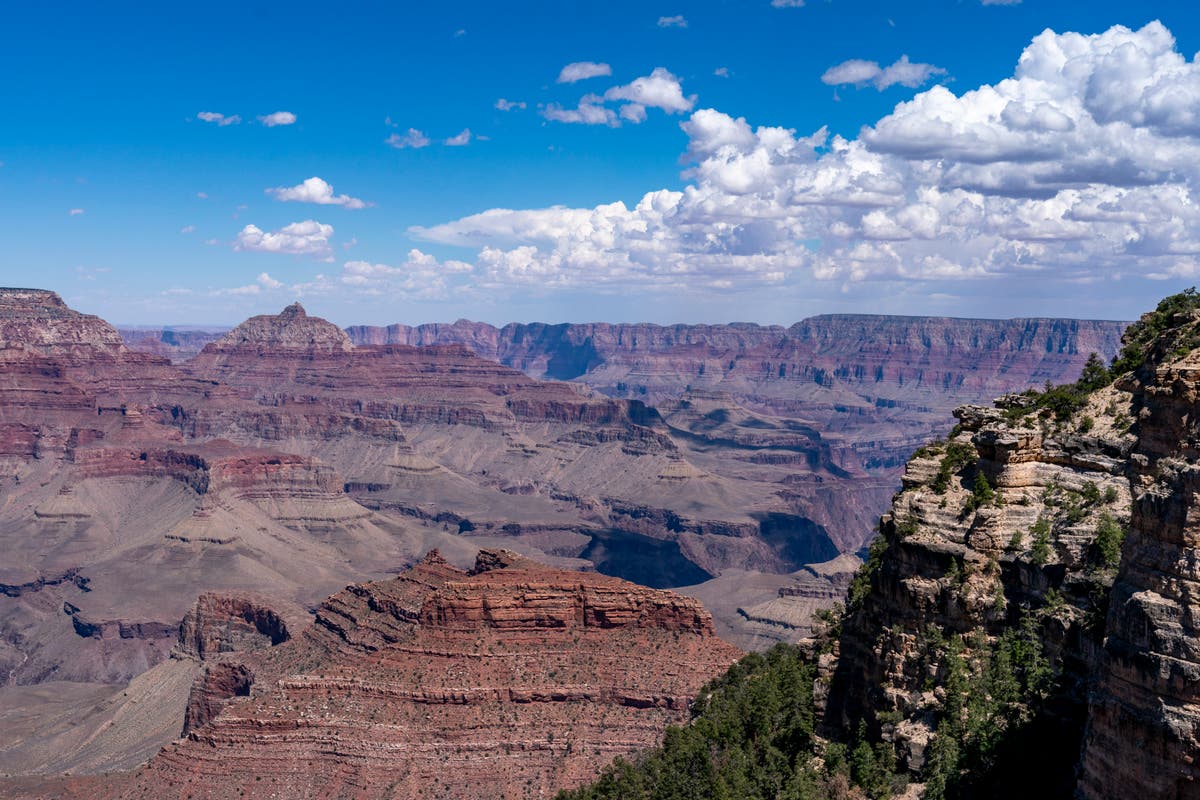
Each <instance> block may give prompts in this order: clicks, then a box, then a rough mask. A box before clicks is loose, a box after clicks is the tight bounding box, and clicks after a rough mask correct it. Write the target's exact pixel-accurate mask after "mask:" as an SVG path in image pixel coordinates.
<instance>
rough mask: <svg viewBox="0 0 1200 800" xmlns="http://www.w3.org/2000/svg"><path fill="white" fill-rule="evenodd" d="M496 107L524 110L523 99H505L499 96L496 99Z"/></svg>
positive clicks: (503, 109) (502, 109)
mask: <svg viewBox="0 0 1200 800" xmlns="http://www.w3.org/2000/svg"><path fill="white" fill-rule="evenodd" d="M496 108H497V109H499V110H500V111H524V110H525V102H524V101H523V100H505V99H504V98H503V97H501V98H500V99H499V100H497V101H496Z"/></svg>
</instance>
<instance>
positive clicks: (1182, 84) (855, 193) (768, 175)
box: [411, 22, 1200, 292]
mask: <svg viewBox="0 0 1200 800" xmlns="http://www.w3.org/2000/svg"><path fill="white" fill-rule="evenodd" d="M893 66H894V65H893ZM864 80H868V81H873V80H875V78H871V77H868V78H864ZM622 96H623V97H626V96H627V97H629V98H630V99H629V100H628V101H627V102H630V103H631V104H636V105H641V106H643V107H647V106H649V105H651V101H650V99H649V96H650V93H649V92H647V93H646V94H643V95H640V96H637V97H634V95H633V93H632V92H629V93H625V92H622ZM680 96H681V95H680ZM672 97H674V95H672ZM1198 98H1200V64H1198V63H1197V61H1196V60H1195V59H1194V58H1193V59H1190V60H1189V59H1188V58H1187V57H1185V56H1184V55H1182V54H1181V53H1179V52H1178V51H1177V49H1176V46H1175V40H1174V38H1173V37H1172V35H1171V33H1170V32H1169V31H1168V30H1167V29H1166V28H1165V27H1164V26H1163V25H1162V24H1160V23H1157V22H1154V23H1150V24H1149V25H1146V26H1145V27H1143V28H1142V29H1140V30H1136V31H1134V30H1130V29H1128V28H1125V27H1121V26H1117V27H1114V28H1111V29H1109V30H1107V31H1105V32H1103V33H1100V34H1094V35H1083V34H1077V33H1063V34H1057V33H1054V32H1051V31H1046V32H1044V33H1042V34H1040V35H1039V36H1037V37H1036V38H1035V39H1034V40H1033V41H1032V42H1031V43H1030V44H1029V46H1028V47H1026V49H1025V50H1024V52H1023V53H1022V54H1021V57H1020V60H1019V61H1018V64H1017V67H1016V70H1015V72H1014V74H1013V75H1012V76H1011V77H1009V78H1006V79H1005V80H1002V81H999V82H998V83H996V84H993V85H983V86H980V87H978V88H975V89H972V90H970V91H966V92H964V93H962V94H960V95H956V94H954V93H953V92H951V91H950V90H949V89H947V88H946V87H944V86H934V87H933V88H931V89H929V90H927V91H924V92H921V93H919V94H918V95H916V96H915V97H913V98H912V99H911V100H909V101H906V102H902V103H900V104H898V105H896V106H895V108H894V110H893V111H892V112H891V113H890V114H888V115H886V116H885V117H883V118H882V119H880V120H878V121H877V122H876V123H875V124H874V125H872V126H868V127H866V128H864V130H863V132H862V133H861V134H860V135H859V136H858V137H857V138H855V139H846V138H844V137H841V136H830V135H829V134H828V133H827V132H826V131H825V130H824V129H821V130H818V131H817V132H815V133H813V134H811V135H808V136H804V135H798V134H797V133H796V132H795V131H793V130H789V129H785V128H780V127H771V126H759V127H754V126H752V125H750V124H749V123H748V122H747V121H746V120H745V119H741V118H735V117H732V116H730V115H728V114H724V113H722V112H720V111H718V110H714V109H699V110H696V111H694V112H693V113H692V114H691V115H690V117H689V118H688V119H687V120H686V121H684V122H683V123H682V127H683V130H684V132H685V133H686V134H687V136H688V140H689V143H688V148H687V153H686V155H685V158H686V159H687V161H688V166H687V169H686V171H685V172H684V177H685V179H686V180H687V185H685V186H684V188H683V190H682V191H668V190H659V191H651V192H648V193H647V194H646V195H645V196H644V197H643V198H642V199H641V200H640V201H639V202H638V203H637V204H635V205H634V206H632V207H628V206H626V205H625V204H624V203H622V202H616V203H610V204H605V205H600V206H596V207H595V208H567V207H561V206H555V207H550V208H542V209H524V210H521V209H492V210H489V211H485V212H483V213H480V214H475V215H472V216H469V217H465V218H463V219H459V220H455V221H451V222H447V223H445V224H442V225H436V226H433V227H429V228H414V229H412V231H411V232H412V233H413V235H415V236H417V237H419V238H422V239H425V240H427V241H432V242H439V243H443V244H446V245H454V246H460V247H468V248H472V249H474V250H475V273H474V275H473V277H474V279H475V280H476V281H477V282H478V285H481V286H484V287H496V288H502V287H515V286H527V287H537V288H539V289H540V290H545V291H549V290H553V289H556V288H563V289H566V288H580V287H587V288H589V289H593V290H604V289H606V288H607V289H609V290H611V291H614V292H615V291H628V290H629V288H630V287H639V286H640V287H647V288H652V289H658V290H692V291H702V290H704V289H708V290H712V291H726V290H729V289H741V288H752V287H755V286H760V287H763V286H772V285H777V284H779V283H780V282H784V281H788V282H792V283H796V284H804V285H808V286H817V285H820V284H821V283H823V282H831V283H833V284H834V285H841V286H843V287H848V286H853V285H864V284H866V283H867V282H870V281H883V282H895V281H913V280H921V281H938V282H943V283H945V282H951V283H955V284H962V283H963V282H966V281H980V280H988V279H994V278H998V277H1006V276H1018V275H1036V276H1038V279H1039V280H1041V281H1048V280H1055V281H1067V282H1077V281H1091V280H1097V279H1101V278H1115V277H1123V276H1141V277H1146V278H1168V277H1176V278H1185V277H1187V278H1192V277H1195V276H1197V275H1200V234H1197V231H1200V102H1198ZM606 99H607V98H606V97H596V96H592V98H591V100H590V106H591V107H594V108H596V109H601V110H603V111H607V112H609V113H614V112H613V110H612V109H610V108H607V107H605V106H603V105H602V101H604V100H606ZM673 104H674V105H675V106H678V105H679V103H678V99H676V100H674V101H673ZM663 105H665V106H666V107H668V108H670V107H671V106H672V102H664V104H663ZM663 105H660V106H659V107H663ZM614 115H615V114H614ZM610 124H611V123H610Z"/></svg>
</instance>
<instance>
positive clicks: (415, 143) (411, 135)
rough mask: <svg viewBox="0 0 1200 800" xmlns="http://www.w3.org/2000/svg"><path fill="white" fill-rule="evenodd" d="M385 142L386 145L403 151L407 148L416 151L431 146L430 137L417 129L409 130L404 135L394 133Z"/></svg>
mask: <svg viewBox="0 0 1200 800" xmlns="http://www.w3.org/2000/svg"><path fill="white" fill-rule="evenodd" d="M384 141H385V143H386V144H388V145H390V146H391V147H394V148H396V149H397V150H403V149H404V148H406V147H411V148H413V149H414V150H416V149H419V148H422V147H428V146H429V137H428V136H426V135H425V134H423V133H421V132H420V131H419V130H417V129H416V128H409V129H408V131H407V132H406V133H404V134H399V133H393V134H392V135H391V136H389V137H388V138H387V139H385V140H384Z"/></svg>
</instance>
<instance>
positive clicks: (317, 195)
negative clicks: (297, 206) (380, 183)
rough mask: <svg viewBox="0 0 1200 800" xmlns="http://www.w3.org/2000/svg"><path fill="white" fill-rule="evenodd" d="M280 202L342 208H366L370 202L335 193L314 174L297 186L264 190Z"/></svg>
mask: <svg viewBox="0 0 1200 800" xmlns="http://www.w3.org/2000/svg"><path fill="white" fill-rule="evenodd" d="M264 191H265V192H266V193H267V194H269V195H271V196H272V197H274V198H275V199H276V200H279V201H280V202H284V203H287V202H294V203H316V204H317V205H322V206H341V207H342V208H350V209H359V208H366V207H367V206H368V205H370V203H367V202H364V201H362V200H359V199H358V198H357V197H351V196H350V195H346V194H338V195H335V194H334V193H333V187H332V186H330V185H329V184H328V183H326V182H325V181H323V180H322V179H320V178H318V177H316V176H315V175H314V176H313V177H311V178H308V179H307V180H305V181H304V182H303V183H300V184H299V185H297V186H289V187H283V186H277V187H275V188H274V189H266V190H264Z"/></svg>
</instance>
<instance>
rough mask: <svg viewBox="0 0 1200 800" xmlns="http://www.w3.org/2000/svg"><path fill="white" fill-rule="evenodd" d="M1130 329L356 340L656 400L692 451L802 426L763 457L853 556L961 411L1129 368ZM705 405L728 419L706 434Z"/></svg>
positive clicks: (699, 331)
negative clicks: (1094, 359)
mask: <svg viewBox="0 0 1200 800" xmlns="http://www.w3.org/2000/svg"><path fill="white" fill-rule="evenodd" d="M1124 327H1125V324H1124V323H1120V322H1103V321H1090V320H1054V319H1014V320H967V319H949V318H940V317H885V316H871V315H834V316H821V317H813V318H811V319H807V320H804V321H802V322H799V323H797V324H795V325H793V326H791V327H790V328H783V327H780V326H759V325H752V324H731V325H669V326H662V325H649V324H628V325H612V324H604V323H594V324H578V325H545V324H540V323H535V324H529V325H520V324H510V325H506V326H504V327H503V328H499V329H497V328H494V327H492V326H490V325H486V324H483V323H473V322H468V321H466V320H459V321H458V322H455V323H453V324H449V325H448V324H430V325H421V326H416V327H409V326H405V325H391V326H388V327H386V328H378V327H370V326H354V327H351V328H348V329H347V332H348V333H349V335H350V338H351V340H353V341H355V342H356V343H360V344H368V343H369V344H409V345H432V344H460V345H463V346H466V347H467V348H469V349H471V350H472V351H473V352H475V353H476V354H478V355H480V356H483V357H485V358H489V359H493V360H496V361H499V362H500V363H502V364H506V365H509V366H513V367H516V368H518V369H521V370H523V371H525V372H527V373H528V374H530V375H534V376H538V377H548V378H557V379H561V380H575V381H578V382H581V383H584V384H586V385H588V386H590V387H592V388H594V389H597V390H598V391H600V392H602V393H603V394H606V395H608V396H611V397H627V398H634V399H639V400H643V401H645V402H646V403H648V404H650V405H652V406H654V407H656V408H657V409H658V410H659V411H660V412H661V413H662V414H663V417H664V419H665V421H666V423H667V424H668V425H669V426H670V427H671V428H673V429H675V430H677V431H679V432H680V433H681V434H682V435H683V436H684V437H685V438H686V437H690V436H693V435H696V434H701V435H707V434H709V431H708V430H707V429H706V426H707V427H712V426H713V425H714V421H716V422H720V420H721V417H720V415H722V414H726V415H743V416H744V415H747V414H750V415H755V416H758V417H759V420H758V422H759V423H764V422H765V423H766V424H763V425H761V426H760V427H762V428H764V429H766V428H771V427H778V428H783V427H791V428H792V430H790V431H788V433H790V434H791V437H790V440H785V439H784V438H783V437H778V436H777V437H776V440H777V445H776V448H775V450H774V452H771V453H762V454H761V455H760V456H759V457H760V458H762V459H764V460H766V459H775V460H776V461H775V463H781V462H780V461H779V460H780V459H790V462H789V463H790V465H791V467H792V471H793V473H794V475H793V481H794V483H793V487H792V489H793V493H794V495H795V496H797V497H802V498H803V501H804V503H805V505H806V506H807V507H808V508H810V509H820V508H826V509H830V514H829V518H828V519H824V518H823V519H820V520H819V522H820V523H821V524H822V525H824V526H825V527H826V529H827V530H828V531H829V532H830V535H831V536H832V538H833V539H834V541H836V542H837V543H838V544H839V546H841V547H843V548H845V549H850V550H853V549H856V548H857V547H859V546H861V545H862V544H865V543H866V541H867V540H868V539H869V538H870V531H871V530H872V529H873V527H874V525H873V522H872V520H873V519H874V518H876V517H877V516H878V515H879V514H881V513H882V512H883V511H885V510H886V508H887V503H888V499H889V498H890V495H891V492H892V491H893V490H894V487H895V483H896V482H897V481H898V478H899V473H900V471H901V469H902V467H903V465H904V462H905V461H906V460H907V459H908V456H909V454H911V453H912V451H913V450H915V449H916V448H917V447H918V446H919V445H920V444H922V443H923V442H926V441H928V440H929V439H930V438H933V437H934V436H938V435H944V434H945V432H946V430H947V429H948V428H949V425H948V423H947V420H948V419H949V413H950V411H951V409H953V408H954V407H955V406H957V405H961V404H963V403H978V402H990V401H991V399H992V398H994V397H996V396H997V395H1000V394H1004V393H1005V392H1009V391H1020V390H1023V389H1026V388H1029V387H1031V386H1034V387H1040V386H1042V385H1043V384H1044V383H1045V382H1046V381H1052V382H1055V383H1061V382H1064V381H1070V380H1074V379H1075V377H1076V376H1077V375H1078V374H1079V370H1080V368H1081V367H1082V366H1083V363H1084V360H1085V359H1086V358H1087V356H1088V354H1089V353H1092V352H1096V353H1099V354H1100V355H1101V356H1102V357H1103V358H1104V359H1105V360H1107V359H1109V358H1111V357H1112V356H1113V355H1115V353H1116V351H1117V349H1118V347H1119V344H1120V336H1121V331H1122V330H1123V329H1124ZM714 398H720V399H719V402H717V403H713V402H712V400H713V399H714ZM697 405H703V406H707V408H705V411H704V414H705V415H712V416H708V417H707V418H706V419H702V420H698V419H697V415H696V414H695V413H694V407H695V406H697ZM729 427H730V426H726V428H727V429H728V428H729ZM735 433H736V434H739V435H745V434H747V433H752V432H751V431H746V430H740V431H735ZM709 438H710V439H711V438H712V437H711V435H709ZM723 438H726V439H728V437H723ZM734 441H736V438H735V439H734ZM726 463H728V460H726ZM758 463H760V464H761V463H764V461H759V462H758ZM815 464H824V465H832V466H834V467H835V468H836V469H837V470H842V471H843V472H844V473H845V474H843V475H840V476H839V475H830V474H828V472H829V470H828V469H816V468H814V467H813V465H815ZM710 468H711V469H715V470H716V471H718V472H721V471H722V470H728V467H727V466H716V467H710ZM809 515H810V516H811V515H812V512H809Z"/></svg>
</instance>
